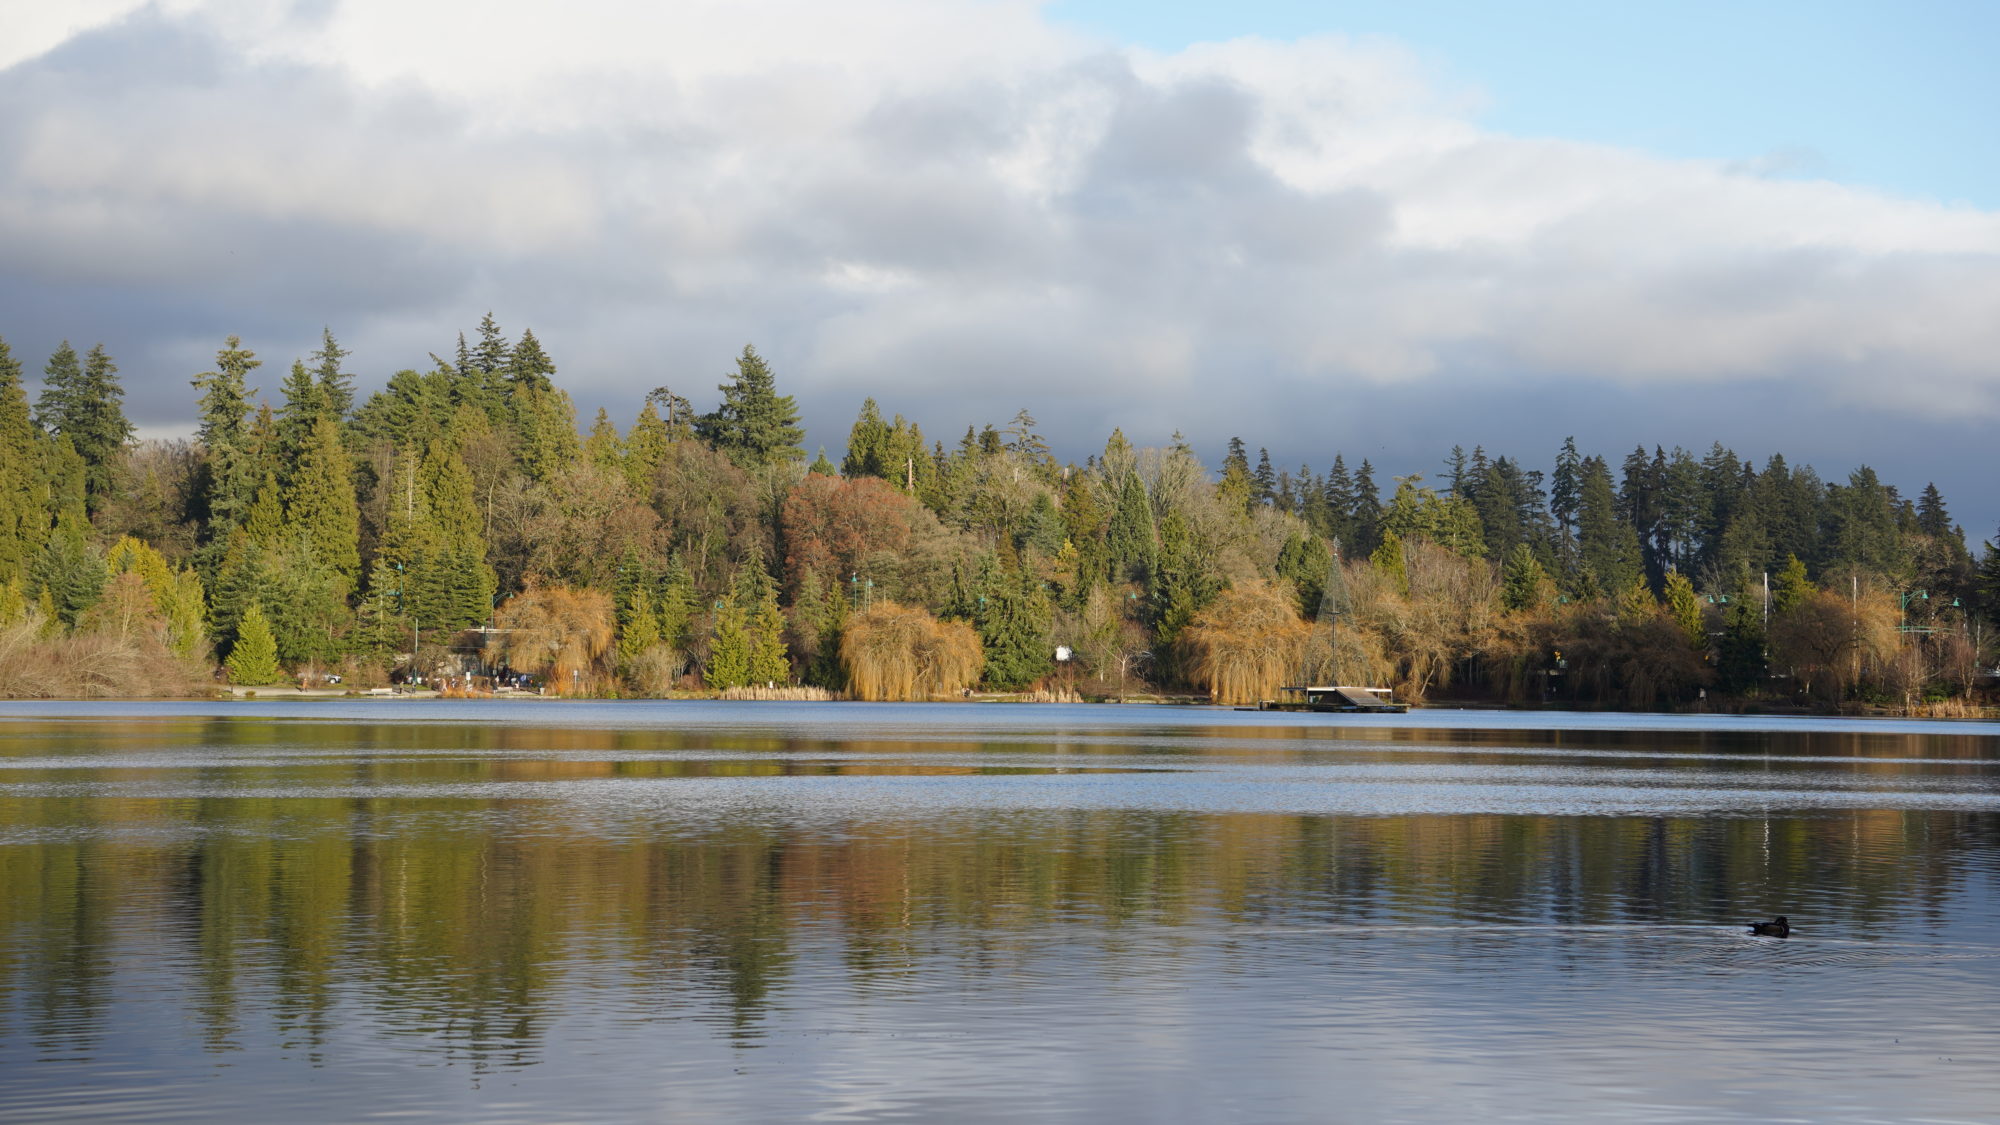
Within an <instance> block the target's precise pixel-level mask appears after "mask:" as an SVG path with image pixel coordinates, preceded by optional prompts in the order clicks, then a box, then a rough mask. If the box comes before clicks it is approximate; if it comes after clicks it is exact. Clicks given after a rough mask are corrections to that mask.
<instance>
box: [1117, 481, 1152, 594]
mask: <svg viewBox="0 0 2000 1125" xmlns="http://www.w3.org/2000/svg"><path fill="white" fill-rule="evenodd" d="M1104 546H1105V554H1106V555H1107V556H1108V557H1109V559H1110V563H1111V569H1112V573H1113V575H1114V577H1116V578H1118V579H1120V580H1124V579H1128V578H1133V577H1137V576H1140V575H1144V574H1146V573H1147V572H1148V571H1150V570H1151V569H1152V567H1153V560H1154V555H1155V551H1156V550H1157V546H1156V542H1155V539H1154V532H1153V505H1152V502H1151V501H1149V500H1147V499H1146V486H1145V485H1144V484H1142V483H1140V481H1139V474H1138V472H1137V471H1135V470H1131V469H1128V470H1126V472H1125V478H1124V480H1123V481H1122V482H1121V483H1120V485H1119V488H1118V505H1117V507H1116V508H1114V509H1113V510H1112V512H1111V523H1110V526H1109V527H1108V528H1106V530H1105V536H1104Z"/></svg>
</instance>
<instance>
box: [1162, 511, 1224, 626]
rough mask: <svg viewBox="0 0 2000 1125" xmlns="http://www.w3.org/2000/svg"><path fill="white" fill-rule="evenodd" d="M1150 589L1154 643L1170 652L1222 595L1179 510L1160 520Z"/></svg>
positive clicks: (1220, 588)
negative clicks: (1183, 632)
mask: <svg viewBox="0 0 2000 1125" xmlns="http://www.w3.org/2000/svg"><path fill="white" fill-rule="evenodd" d="M1146 587H1147V589H1146V596H1147V603H1148V609H1149V610H1150V616H1151V618H1152V626H1153V638H1154V642H1155V644H1156V645H1157V646H1159V647H1161V648H1167V649H1171V648H1172V646H1173V644H1174V642H1176V641H1178V640H1179V639H1180V635H1181V632H1182V630H1184V629H1186V628H1187V627H1188V625H1189V624H1191V623H1192V622H1193V621H1194V618H1195V615H1196V614H1198V613H1200V612H1201V611H1202V610H1203V609H1206V608H1207V607H1208V603H1209V602H1211V601H1214V600H1215V596H1216V595H1217V594H1219V593H1221V592H1222V582H1221V580H1220V579H1219V578H1218V577H1216V575H1215V574H1214V573H1213V572H1212V571H1211V570H1210V569H1209V565H1208V561H1207V560H1206V559H1204V558H1203V555H1202V550H1201V545H1200V544H1199V543H1198V542H1197V541H1196V539H1195V535H1194V529H1193V528H1191V527H1190V526H1189V525H1188V522H1187V517H1185V516H1183V515H1182V514H1181V513H1180V512H1179V511H1169V512H1168V513H1167V516H1166V518H1165V519H1163V520H1161V521H1160V550H1159V554H1158V556H1157V561H1156V562H1155V563H1154V566H1153V569H1152V573H1151V574H1150V575H1149V576H1148V579H1147V582H1146ZM1168 662H1169V663H1170V664H1171V663H1172V660H1171V658H1170V659H1169V661H1168Z"/></svg>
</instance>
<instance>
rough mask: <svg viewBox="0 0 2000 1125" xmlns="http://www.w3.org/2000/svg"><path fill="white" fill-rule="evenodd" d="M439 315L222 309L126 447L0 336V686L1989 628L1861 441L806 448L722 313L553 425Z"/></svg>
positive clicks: (90, 362)
mask: <svg viewBox="0 0 2000 1125" xmlns="http://www.w3.org/2000/svg"><path fill="white" fill-rule="evenodd" d="M447 350H448V352H449V354H450V358H448V359H445V358H439V357H437V356H432V357H431V361H430V363H429V364H428V365H427V366H424V367H421V368H410V369H405V370H400V371H396V372H394V373H391V374H388V375H387V377H386V379H385V380H383V383H382V385H381V389H380V390H377V391H374V392H373V393H371V394H368V395H367V396H366V397H365V398H361V397H358V396H357V393H356V390H355V388H356V385H357V382H358V380H357V378H356V376H355V375H354V374H353V373H351V372H349V371H348V370H346V367H347V364H346V360H347V358H348V355H349V353H348V352H347V350H346V349H344V348H342V347H341V346H340V344H339V343H338V341H337V340H336V339H335V337H334V335H333V333H332V332H331V331H327V332H326V333H324V335H323V338H322V341H321V345H320V347H319V349H318V350H317V351H315V352H313V353H312V354H311V355H309V356H305V357H301V358H297V359H294V360H291V361H290V362H289V363H284V362H279V363H273V364H270V365H268V366H267V361H266V360H265V359H264V358H261V357H259V356H258V355H257V354H256V353H255V352H254V351H253V350H251V349H250V348H248V347H246V346H245V345H244V343H243V341H242V340H241V339H239V338H238V337H235V336H230V337H228V338H226V339H225V340H223V341H221V342H220V346H219V347H218V348H217V350H216V352H215V354H214V357H213V361H212V363H210V364H208V365H207V369H206V370H201V371H198V372H197V371H190V372H189V384H190V391H191V396H190V397H191V401H192V403H193V405H194V408H195V410H196V412H197V415H198V420H199V424H198V428H197V431H196V434H195V436H194V438H193V439H192V440H190V441H147V442H138V441H134V439H133V428H132V426H131V424H130V422H129V421H128V420H127V419H126V417H125V415H124V412H123V406H122V400H123V393H124V392H123V388H122V385H121V383H120V381H119V368H118V365H117V363H116V362H115V360H114V359H113V357H111V356H110V355H108V354H107V353H106V352H105V349H104V348H103V347H102V346H101V345H99V346H95V347H92V348H90V349H89V350H88V351H86V352H85V353H83V354H82V355H79V354H78V352H77V351H76V349H75V348H73V347H72V346H71V345H70V344H69V343H67V342H66V343H64V344H63V345H62V346H61V347H60V348H59V349H58V350H57V351H56V352H55V353H54V354H53V355H51V356H50V357H49V358H48V360H47V362H46V364H45V365H44V366H43V368H42V372H41V378H40V379H39V380H38V382H39V393H38V394H37V396H36V397H35V398H34V399H33V401H32V402H31V400H30V397H29V394H28V390H29V381H28V376H27V373H26V370H25V364H24V361H23V360H22V359H20V358H18V357H16V356H15V355H14V354H13V353H12V351H11V349H9V348H8V346H7V345H6V342H5V341H4V340H0V694H59V693H72V694H73V693H92V694H144V693H147V692H153V691H162V690H184V689H185V687H186V685H188V684H192V683H199V682H202V681H206V680H213V679H218V678H221V679H229V680H232V681H234V682H238V683H243V684H251V683H269V682H271V681H273V680H277V679H281V678H289V677H304V678H305V679H307V680H311V679H312V678H313V677H315V676H322V675H324V674H326V673H338V674H340V675H341V676H342V677H343V680H344V682H349V683H355V684H360V683H373V682H382V681H386V680H388V679H390V678H397V679H418V678H424V679H427V680H432V681H435V680H439V679H443V680H452V679H455V678H456V679H462V680H463V681H464V682H466V683H468V684H470V683H474V682H478V681H486V682H491V680H492V679H493V678H496V677H497V678H498V679H499V680H500V681H501V682H507V681H508V680H509V679H510V678H513V677H535V678H537V679H539V680H541V681H543V682H546V683H548V684H550V685H551V686H552V687H554V688H555V690H561V691H581V692H589V693H598V694H612V693H617V694H640V695H660V694H666V693H670V692H673V691H689V690H725V689H729V688H735V687H743V686H746V685H784V684H803V685H816V686H818V687H822V688H825V689H828V690H831V691H841V692H851V693H853V694H856V695H859V696H862V697H866V698H921V697H926V696H929V695H957V694H961V693H963V692H964V691H966V690H967V689H969V688H972V687H974V686H978V687H983V688H985V689H988V690H996V691H1018V690H1024V689H1029V688H1037V687H1061V688H1063V689H1065V690H1079V691H1083V692H1085V693H1086V694H1102V695H1110V694H1113V693H1114V692H1116V693H1124V692H1126V691H1131V690H1145V689H1150V690H1164V691H1180V692H1193V693H1199V694H1207V695H1211V696H1212V697H1213V698H1215V699H1217V700H1226V701H1254V700H1256V699H1259V698H1269V697H1270V696H1271V695H1272V693H1274V692H1275V691H1276V690H1277V689H1278V688H1279V687H1280V686H1281V685H1283V684H1289V683H1297V682H1300V681H1305V680H1309V681H1312V682H1334V681H1339V682H1353V683H1367V684H1371V685H1381V686H1390V687H1393V688H1394V689H1396V690H1397V691H1398V692H1399V693H1400V694H1401V695H1402V696H1403V697H1404V698H1408V699H1412V700H1415V701H1421V700H1422V699H1424V698H1426V697H1431V696H1436V695H1438V694H1440V693H1449V694H1459V695H1467V696H1470V697H1476V698H1485V699H1490V700H1504V701H1529V700H1536V699H1547V700H1555V701H1563V702H1577V703H1586V704H1601V705H1607V706H1644V707H1653V706H1677V705H1682V704H1686V703H1688V702H1689V701H1691V700H1694V699H1696V698H1699V697H1704V696H1707V695H1708V694H1709V693H1714V695H1715V696H1716V697H1727V698H1734V699H1742V700H1758V699H1763V700H1769V701H1790V702H1798V701H1802V700H1803V701H1811V702H1815V703H1817V704H1820V705H1839V704H1843V703H1853V702H1857V701H1874V702H1881V703H1888V704H1891V705H1895V706H1903V707H1913V706H1917V705H1920V704H1923V703H1926V702H1928V703H1933V704H1935V703H1939V702H1940V701H1946V700H1951V699H1955V698H1956V699H1964V698H1969V697H1970V696H1971V695H1972V693H1974V692H1975V691H1976V690H1977V689H1979V688H1980V687H1981V685H1982V683H1983V682H1985V680H1986V679H1987V677H1986V675H1985V669H1986V668H1989V667H1990V666H1991V665H1992V663H1993V660H1994V654H1993V647H1994V646H1993V639H1992V638H1993V634H1994V626H1995V625H1996V624H2000V552H1996V549H1995V546H1994V544H1993V543H1986V544H1984V545H1983V547H1982V550H1981V552H1980V554H1979V555H1978V556H1977V557H1975V555H1974V554H1973V552H1972V551H1970V550H1969V549H1968V545H1967V539H1966V536H1965V533H1964V531H1963V529H1962V528H1960V527H1958V526H1957V525H1956V524H1954V523H1953V521H1952V519H1951V517H1950V515H1949V513H1948V510H1947V508H1946V503H1945V499H1944V497H1943V496H1942V495H1941V494H1940V493H1939V491H1938V490H1937V488H1936V487H1935V486H1933V485H1929V484H1926V485H1925V486H1924V487H1923V488H1921V489H1920V490H1918V491H1917V492H1916V493H1915V494H1914V496H1911V495H1906V494H1905V493H1904V492H1903V491H1901V490H1900V489H1899V488H1898V487H1897V486H1895V485H1892V484H1890V483H1888V482H1885V481H1882V480H1881V479H1879V478H1878V476H1877V475H1876V473H1875V472H1874V470H1872V469H1871V468H1869V467H1867V466H1866V465H1858V466H1855V467H1853V468H1851V469H1849V470H1847V471H1846V472H1845V473H1844V475H1839V476H1836V477H1834V478H1832V479H1828V478H1823V477H1822V476H1820V474H1819V473H1818V472H1816V471H1815V470H1814V469H1813V468H1812V467H1811V466H1808V465H1796V466H1795V465H1792V464H1791V463H1789V462H1788V461H1787V460H1786V459H1785V458H1784V456H1782V455H1781V454H1777V453H1773V454H1770V455H1769V456H1768V457H1767V458H1766V459H1765V460H1764V461H1763V462H1762V463H1761V464H1759V463H1756V462H1755V461H1753V460H1750V459H1747V458H1743V457H1740V456H1739V455H1738V454H1737V453H1736V452H1735V451H1733V450H1730V449H1726V448H1724V447H1723V446H1722V445H1721V444H1719V443H1717V444H1714V445H1712V446H1711V447H1710V448H1709V449H1708V450H1707V451H1705V452H1701V453H1696V452H1691V451H1688V450H1685V449H1681V448H1673V449H1667V448H1662V447H1654V448H1652V449H1650V450H1649V449H1646V448H1644V447H1640V448H1636V449H1633V450H1631V451H1630V452H1628V453H1625V454H1623V455H1622V456H1621V455H1615V454H1610V455H1607V454H1606V453H1602V452H1598V451H1588V452H1586V451H1584V450H1581V449H1579V448H1578V446H1577V445H1576V443H1575V441H1574V440H1571V441H1567V442H1565V443H1563V445H1562V447H1561V448H1559V449H1557V450H1554V451H1552V454H1553V456H1552V460H1551V461H1550V462H1549V466H1550V467H1549V470H1548V471H1546V472H1545V471H1543V470H1542V469H1539V468H1529V467H1528V466H1527V464H1526V462H1524V461H1522V460H1518V459H1516V458H1515V457H1514V456H1511V455H1505V454H1498V453H1490V452H1489V451H1488V450H1487V449H1486V448H1484V447H1483V446H1476V447H1474V448H1473V449H1472V450H1470V451H1469V452H1468V451H1466V450H1465V449H1463V448H1462V447H1454V448H1453V449H1451V450H1450V451H1448V453H1446V454H1445V456H1444V457H1443V459H1442V461H1441V467H1440V471H1439V473H1438V474H1437V475H1436V476H1435V477H1426V476H1414V475H1413V476H1407V477H1399V478H1395V479H1393V480H1390V481H1381V480H1378V479H1377V472H1376V469H1375V467H1374V466H1373V465H1372V464H1371V463H1370V462H1369V461H1367V460H1365V459H1364V460H1362V461H1361V462H1360V463H1359V464H1352V465H1351V464H1349V462H1348V460H1347V458H1346V457H1345V456H1344V455H1343V454H1342V453H1340V452H1338V451H1330V452H1331V454H1332V455H1331V457H1330V459H1329V461H1328V462H1326V463H1325V464H1324V465H1323V467H1321V468H1317V469H1316V468H1314V467H1312V466H1310V465H1299V466H1297V467H1295V468H1287V469H1279V468H1276V467H1274V466H1273V465H1272V463H1271V460H1270V457H1269V455H1268V454H1267V453H1265V452H1264V451H1263V450H1261V449H1260V450H1258V452H1257V455H1256V456H1255V458H1254V459H1253V457H1252V456H1251V453H1250V448H1251V447H1250V446H1249V445H1248V444H1246V443H1245V442H1243V441H1241V440H1240V439H1232V440H1231V441H1230V442H1229V445H1228V447H1227V449H1226V450H1225V451H1224V453H1223V456H1222V457H1221V459H1220V462H1219V464H1218V465H1216V466H1214V467H1211V466H1210V465H1209V464H1207V463H1205V462H1204V461H1203V460H1202V459H1201V458H1200V457H1199V456H1198V455H1197V454H1196V452H1195V451H1194V450H1193V449H1192V448H1191V447H1190V446H1189V445H1188V444H1187V443H1186V442H1185V441H1183V440H1181V439H1180V438H1179V437H1178V436H1176V438H1175V439H1174V440H1173V442H1172V443H1171V444H1169V445H1168V446H1166V447H1164V448H1137V447H1135V446H1133V445H1132V444H1131V443H1130V442H1129V441H1128V440H1127V439H1126V438H1125V436H1124V435H1123V433H1122V432H1119V431H1115V430H1114V431H1113V432H1112V433H1111V434H1110V435H1108V437H1107V439H1106V441H1105V444H1104V447H1103V448H1102V450H1101V451H1097V452H1094V453H1092V454H1090V455H1088V456H1086V457H1085V458H1084V459H1083V460H1082V461H1081V463H1078V462H1076V461H1074V460H1070V461H1064V460H1060V459H1058V458H1057V457H1056V456H1055V454H1054V453H1053V451H1052V450H1051V449H1050V446H1049V443H1048V442H1047V441H1046V440H1045V439H1044V438H1042V437H1041V435H1040V434H1039V433H1038V432H1037V423H1036V421H1035V418H1034V417H1033V415H1032V414H1030V413H1029V412H1028V411H1027V410H1022V411H1021V412H1020V413H1018V414H1017V415H1015V416H1014V417H1013V418H1012V419H1008V420H1006V421H1004V422H997V423H996V422H994V421H987V422H980V421H977V420H975V421H973V422H971V423H970V424H968V425H967V426H966V428H965V430H964V433H963V435H962V436H960V437H958V438H956V439H955V440H952V441H950V442H946V441H941V440H933V439H932V438H930V437H927V436H926V435H925V434H924V432H923V430H922V429H921V428H920V427H919V426H918V425H917V424H916V423H914V422H912V421H909V420H907V419H905V418H904V417H902V416H901V415H899V414H895V413H893V412H891V413H889V414H888V416H887V417H885V416H884V410H883V408H882V406H880V405H878V403H877V402H876V401H875V400H874V399H873V398H870V399H868V400H866V401H864V402H863V403H861V404H860V406H859V410H858V413H857V416H856V419H855V421H854V424H853V426H852V428H851V430H850V432H849V433H848V434H847V436H846V440H845V442H844V444H843V446H842V448H841V451H840V453H839V455H838V456H837V458H836V457H830V456H828V454H827V453H826V451H825V448H824V447H823V446H822V447H820V450H819V453H818V455H817V456H816V457H814V458H812V459H810V460H808V457H807V454H806V449H807V448H808V446H807V444H806V434H805V432H804V431H803V430H802V429H801V428H800V426H799V421H798V410H797V406H796V403H795V402H794V401H793V399H792V398H791V397H790V396H789V395H785V394H782V393H780V389H779V384H780V376H779V373H778V372H776V371H774V370H773V369H772V367H771V365H770V364H769V363H768V362H767V361H766V360H765V359H764V358H763V357H762V356H760V355H759V354H758V353H757V352H756V350H755V349H754V348H752V347H747V346H746V347H745V348H744V349H743V351H742V353H741V354H740V355H739V356H737V357H736V360H735V363H734V368H733V370H732V371H730V372H729V374H728V375H727V377H726V378H725V379H724V380H723V381H722V382H721V383H720V384H719V385H718V386H717V388H716V392H717V393H716V394H715V395H714V396H708V395H699V394H698V395H696V396H695V397H694V398H690V397H684V396H683V395H682V394H680V393H678V392H677V391H676V390H674V389H672V388H668V387H659V388H656V389H655V390H653V391H652V392H650V393H649V394H647V395H646V396H645V398H644V400H643V401H642V402H639V403H637V404H635V406H636V410H635V411H634V413H633V414H632V415H631V416H630V417H629V419H623V420H620V419H614V418H612V417H611V416H610V414H609V413H608V412H607V411H603V410H600V411H598V412H597V416H596V417H595V419H594V420H593V421H592V422H591V424H590V425H589V427H588V428H587V429H586V430H582V431H580V430H579V427H578V420H577V418H576V417H575V409H574V406H573V405H572V402H571V399H570V397H569V395H568V394H567V393H566V392H565V391H564V390H563V389H562V387H561V385H560V384H559V383H558V381H557V378H556V376H557V374H558V366H557V363H556V360H555V358H554V357H553V356H552V355H551V353H550V352H549V351H548V350H547V349H546V348H545V347H544V346H543V344H542V342H541V341H540V340H538V339H537V338H536V337H535V335H534V333H533V332H532V331H523V332H522V333H521V334H520V335H519V336H517V337H516V336H510V335H509V334H507V333H505V332H503V330H502V329H501V328H500V326H499V325H498V323H496V321H495V320H494V319H493V317H492V316H491V315H488V316H487V317H486V318H485V319H484V320H483V321H482V322H481V323H480V324H479V325H478V327H477V328H476V329H475V330H474V332H473V334H472V338H471V339H468V338H467V337H466V336H464V335H460V336H459V338H458V341H457V344H456V346H455V347H454V348H451V349H447ZM194 366H197V365H195V364H190V367H194ZM277 372H282V373H283V374H282V376H281V377H280V378H278V379H276V380H275V384H276V385H275V388H274V389H273V390H271V391H269V392H266V391H265V390H264V387H265V386H267V385H269V384H271V383H272V382H274V380H272V379H271V378H270V375H271V374H273V373H277ZM697 399H699V400H703V401H708V400H711V399H712V401H713V403H714V405H713V408H712V409H710V410H708V411H707V412H701V411H699V410H698V409H697V407H696V405H695V402H696V400H697ZM58 655H59V656H60V657H61V660H62V661H67V662H68V663H60V662H57V661H56V657H57V656H58ZM86 657H87V658H88V661H96V663H95V664H92V665H91V667H92V668H95V669H96V671H93V672H90V673H89V674H87V675H86V674H84V673H81V672H79V673H77V674H76V675H75V676H72V677H70V678H69V679H68V680H65V679H64V677H62V676H57V675H53V674H51V672H50V671H49V670H50V669H51V668H53V667H58V666H60V667H65V668H67V667H82V666H83V665H82V664H81V663H79V662H87V660H86Z"/></svg>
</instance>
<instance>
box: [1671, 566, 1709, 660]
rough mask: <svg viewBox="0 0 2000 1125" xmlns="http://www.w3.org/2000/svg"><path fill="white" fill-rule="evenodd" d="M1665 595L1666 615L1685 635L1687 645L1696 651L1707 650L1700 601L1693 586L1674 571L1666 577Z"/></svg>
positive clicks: (1705, 629) (1683, 576)
mask: <svg viewBox="0 0 2000 1125" xmlns="http://www.w3.org/2000/svg"><path fill="white" fill-rule="evenodd" d="M1666 594H1667V597H1666V601H1667V614H1668V616H1670V617H1672V618H1673V619H1674V624H1675V625H1678V626H1680V630H1681V632H1682V633H1684V634H1686V636H1687V639H1688V644H1690V645H1692V646H1693V647H1695V648H1697V649H1705V648H1707V647H1708V630H1707V628H1705V627H1704V626H1703V625H1702V620H1701V599H1700V598H1698V597H1696V596H1695V592H1694V584H1693V583H1692V582H1689V581H1688V577H1687V575H1685V574H1682V573H1681V572H1680V571H1678V570H1676V571H1674V572H1673V573H1671V574H1669V575H1667V591H1666Z"/></svg>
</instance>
